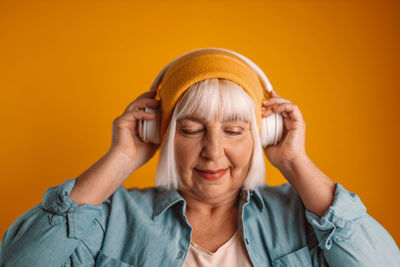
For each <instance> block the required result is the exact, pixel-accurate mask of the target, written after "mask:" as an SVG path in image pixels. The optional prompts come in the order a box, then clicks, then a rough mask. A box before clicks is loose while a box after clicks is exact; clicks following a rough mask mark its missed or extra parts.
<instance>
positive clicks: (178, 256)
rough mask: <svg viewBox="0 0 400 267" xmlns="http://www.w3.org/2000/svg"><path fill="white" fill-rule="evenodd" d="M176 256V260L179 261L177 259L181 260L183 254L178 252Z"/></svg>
mask: <svg viewBox="0 0 400 267" xmlns="http://www.w3.org/2000/svg"><path fill="white" fill-rule="evenodd" d="M176 256H177V258H178V259H179V258H182V256H183V252H182V251H179V252H178V255H176Z"/></svg>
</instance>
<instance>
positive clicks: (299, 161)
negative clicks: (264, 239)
mask: <svg viewBox="0 0 400 267" xmlns="http://www.w3.org/2000/svg"><path fill="white" fill-rule="evenodd" d="M271 96H272V97H271V98H270V99H268V100H267V101H265V102H264V103H263V106H264V112H263V117H267V116H269V115H270V114H271V113H272V112H275V113H280V114H281V115H282V116H283V117H284V127H285V129H284V134H283V139H282V140H280V142H279V143H278V144H277V145H275V146H270V147H267V148H265V150H264V151H265V153H266V155H267V157H268V159H269V160H270V162H271V163H272V164H273V165H274V166H275V167H277V168H278V169H279V170H280V171H281V173H282V174H283V175H284V176H285V178H286V179H287V180H288V181H289V183H290V184H291V185H292V186H293V187H294V189H295V190H296V191H297V192H298V193H299V195H300V197H301V199H302V202H303V204H304V206H305V207H306V212H305V213H306V214H305V215H306V218H307V220H308V222H309V223H310V224H311V225H312V227H313V229H314V232H315V234H316V236H317V239H318V241H319V249H312V251H311V253H312V254H314V255H316V254H315V253H320V252H321V249H322V251H323V255H324V257H325V259H326V261H327V262H328V263H329V265H330V266H400V255H399V249H398V248H397V246H396V244H395V242H394V240H393V239H392V237H391V236H390V235H389V234H388V233H387V231H386V230H385V229H384V228H383V227H382V226H381V225H380V224H379V223H377V222H376V221H375V220H374V219H373V218H372V217H371V216H369V215H368V214H367V213H366V208H365V207H364V205H363V204H362V202H361V200H360V199H359V198H358V196H357V195H356V194H354V193H351V192H349V191H347V190H345V189H344V188H343V187H342V186H341V185H340V184H335V183H334V182H333V181H332V180H331V179H330V178H329V177H328V176H326V175H325V174H324V173H323V172H322V171H320V170H319V169H318V167H317V166H316V165H315V164H314V163H313V162H312V161H311V159H309V157H308V156H307V154H306V152H305V122H304V120H303V117H302V114H301V112H300V110H299V108H298V107H297V105H294V104H292V103H291V102H290V101H289V100H287V99H283V98H281V97H280V96H279V95H278V94H276V93H275V92H272V93H271ZM313 258H316V259H318V258H319V257H313Z"/></svg>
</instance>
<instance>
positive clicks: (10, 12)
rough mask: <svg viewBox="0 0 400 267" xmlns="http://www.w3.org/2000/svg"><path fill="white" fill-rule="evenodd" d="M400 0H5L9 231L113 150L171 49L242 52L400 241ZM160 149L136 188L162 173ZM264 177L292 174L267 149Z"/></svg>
mask: <svg viewBox="0 0 400 267" xmlns="http://www.w3.org/2000/svg"><path fill="white" fill-rule="evenodd" d="M399 14H400V4H399V2H394V1H393V2H389V1H375V2H371V1H370V2H367V1H344V0H342V1H317V0H316V1H307V0H304V1H293V0H292V1H264V2H263V1H238V0H235V1H198V2H195V1H169V2H166V1H127V0H126V1H115V0H114V1H111V0H110V1H88V0H86V1H50V0H49V1H0V88H1V97H0V118H1V129H2V130H1V132H0V140H1V152H2V153H1V155H0V164H1V165H0V167H1V168H0V169H1V172H2V173H1V181H0V182H1V184H0V190H1V192H0V203H1V204H0V205H1V211H2V212H1V222H0V234H1V235H3V233H4V231H5V230H6V229H7V227H9V226H10V224H11V223H12V222H13V221H14V220H16V219H17V217H18V216H20V215H21V214H22V213H24V212H25V211H27V210H28V209H29V208H31V207H32V206H34V205H36V204H38V203H39V202H41V199H42V196H43V193H44V192H45V190H46V189H47V188H48V187H49V186H55V185H58V184H60V183H62V182H63V181H64V180H66V179H70V178H74V177H76V176H78V175H79V174H81V173H82V172H83V171H84V170H86V169H87V168H89V167H90V166H91V165H92V164H93V163H95V162H96V161H97V160H98V159H99V158H100V157H101V156H102V155H104V153H106V152H107V150H108V148H109V146H110V143H111V129H112V128H111V127H112V121H113V119H114V118H116V117H117V116H119V115H120V114H121V113H122V112H123V110H124V109H125V107H126V106H127V105H128V104H129V103H130V102H131V101H133V100H134V99H135V98H136V97H137V96H138V95H139V94H141V93H143V92H144V91H147V90H148V89H149V88H150V85H151V83H152V82H153V80H154V79H155V77H156V75H157V74H158V73H159V71H161V69H162V68H163V67H164V66H165V65H166V64H168V63H169V62H170V61H171V60H173V59H174V58H175V57H177V56H179V55H181V54H182V53H184V52H187V51H189V50H192V49H196V48H200V47H223V48H227V49H231V50H234V51H237V52H239V53H241V54H243V55H245V56H247V57H249V58H250V59H251V60H253V61H254V62H255V63H256V64H258V65H259V66H260V67H261V68H262V69H263V70H264V71H265V73H266V74H267V76H268V77H269V78H270V81H271V83H272V85H273V86H274V88H275V90H276V91H277V92H278V93H279V94H280V95H281V96H282V97H284V98H288V99H290V100H291V101H292V102H293V103H296V104H297V105H298V106H299V107H300V109H301V111H302V112H303V116H304V119H305V121H306V124H307V135H306V139H307V140H306V145H307V147H306V149H307V152H308V154H309V156H310V157H311V159H312V160H313V161H314V162H315V163H316V164H317V166H319V168H320V169H321V170H322V171H323V172H325V173H326V174H327V175H328V176H329V177H331V178H332V179H333V180H334V181H337V182H340V183H342V184H343V185H344V186H345V188H347V189H348V190H350V191H353V192H355V193H357V194H358V195H359V196H360V198H361V199H362V200H363V202H364V204H365V205H366V207H367V209H368V212H369V213H370V214H371V215H372V216H373V217H374V218H376V219H377V220H378V221H379V222H380V223H381V224H382V225H383V226H384V227H385V228H386V229H387V230H388V231H389V232H390V233H391V235H392V236H393V237H394V239H395V240H396V241H397V243H398V242H399V241H400V224H399V216H400V215H399V209H398V204H399V203H400V194H399V184H400V182H399V178H400V177H399V171H398V169H397V168H398V167H399V165H400V164H399V156H398V154H399V149H400V144H399V139H398V137H399V136H400V135H399V129H400V128H399V104H398V101H399V95H400V93H399V85H398V84H399V82H398V77H396V76H398V75H399V73H398V72H399V62H400V58H399V47H400V40H399V39H400V15H399ZM157 158H158V155H157V156H156V157H155V158H153V159H152V160H151V161H150V162H149V163H148V164H146V165H145V166H143V167H142V168H141V169H139V170H137V171H136V172H134V173H133V174H132V175H131V177H129V178H128V179H127V180H126V182H125V183H124V185H125V186H127V187H133V186H136V187H147V186H153V185H154V174H155V167H156V162H157ZM266 179H267V182H268V183H270V184H272V185H275V184H280V183H283V182H285V179H284V177H283V176H282V175H281V174H280V173H279V171H278V170H277V169H275V168H274V167H272V165H271V164H270V163H268V162H267V178H266Z"/></svg>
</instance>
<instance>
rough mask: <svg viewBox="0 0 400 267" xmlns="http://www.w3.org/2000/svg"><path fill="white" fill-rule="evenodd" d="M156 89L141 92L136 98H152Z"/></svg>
mask: <svg viewBox="0 0 400 267" xmlns="http://www.w3.org/2000/svg"><path fill="white" fill-rule="evenodd" d="M156 93H157V91H156V90H153V91H148V92H145V93H143V94H141V95H140V96H138V98H137V99H142V98H154V97H155V96H156Z"/></svg>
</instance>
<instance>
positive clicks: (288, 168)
mask: <svg viewBox="0 0 400 267" xmlns="http://www.w3.org/2000/svg"><path fill="white" fill-rule="evenodd" d="M310 164H312V161H311V159H310V158H309V157H308V155H307V154H301V155H298V156H296V157H293V158H291V159H290V160H287V161H285V162H283V163H281V164H280V165H279V166H277V168H278V169H279V171H280V172H281V173H282V174H284V176H285V177H286V178H287V179H291V178H292V177H295V176H296V172H297V170H298V169H299V168H300V167H302V166H306V165H310Z"/></svg>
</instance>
